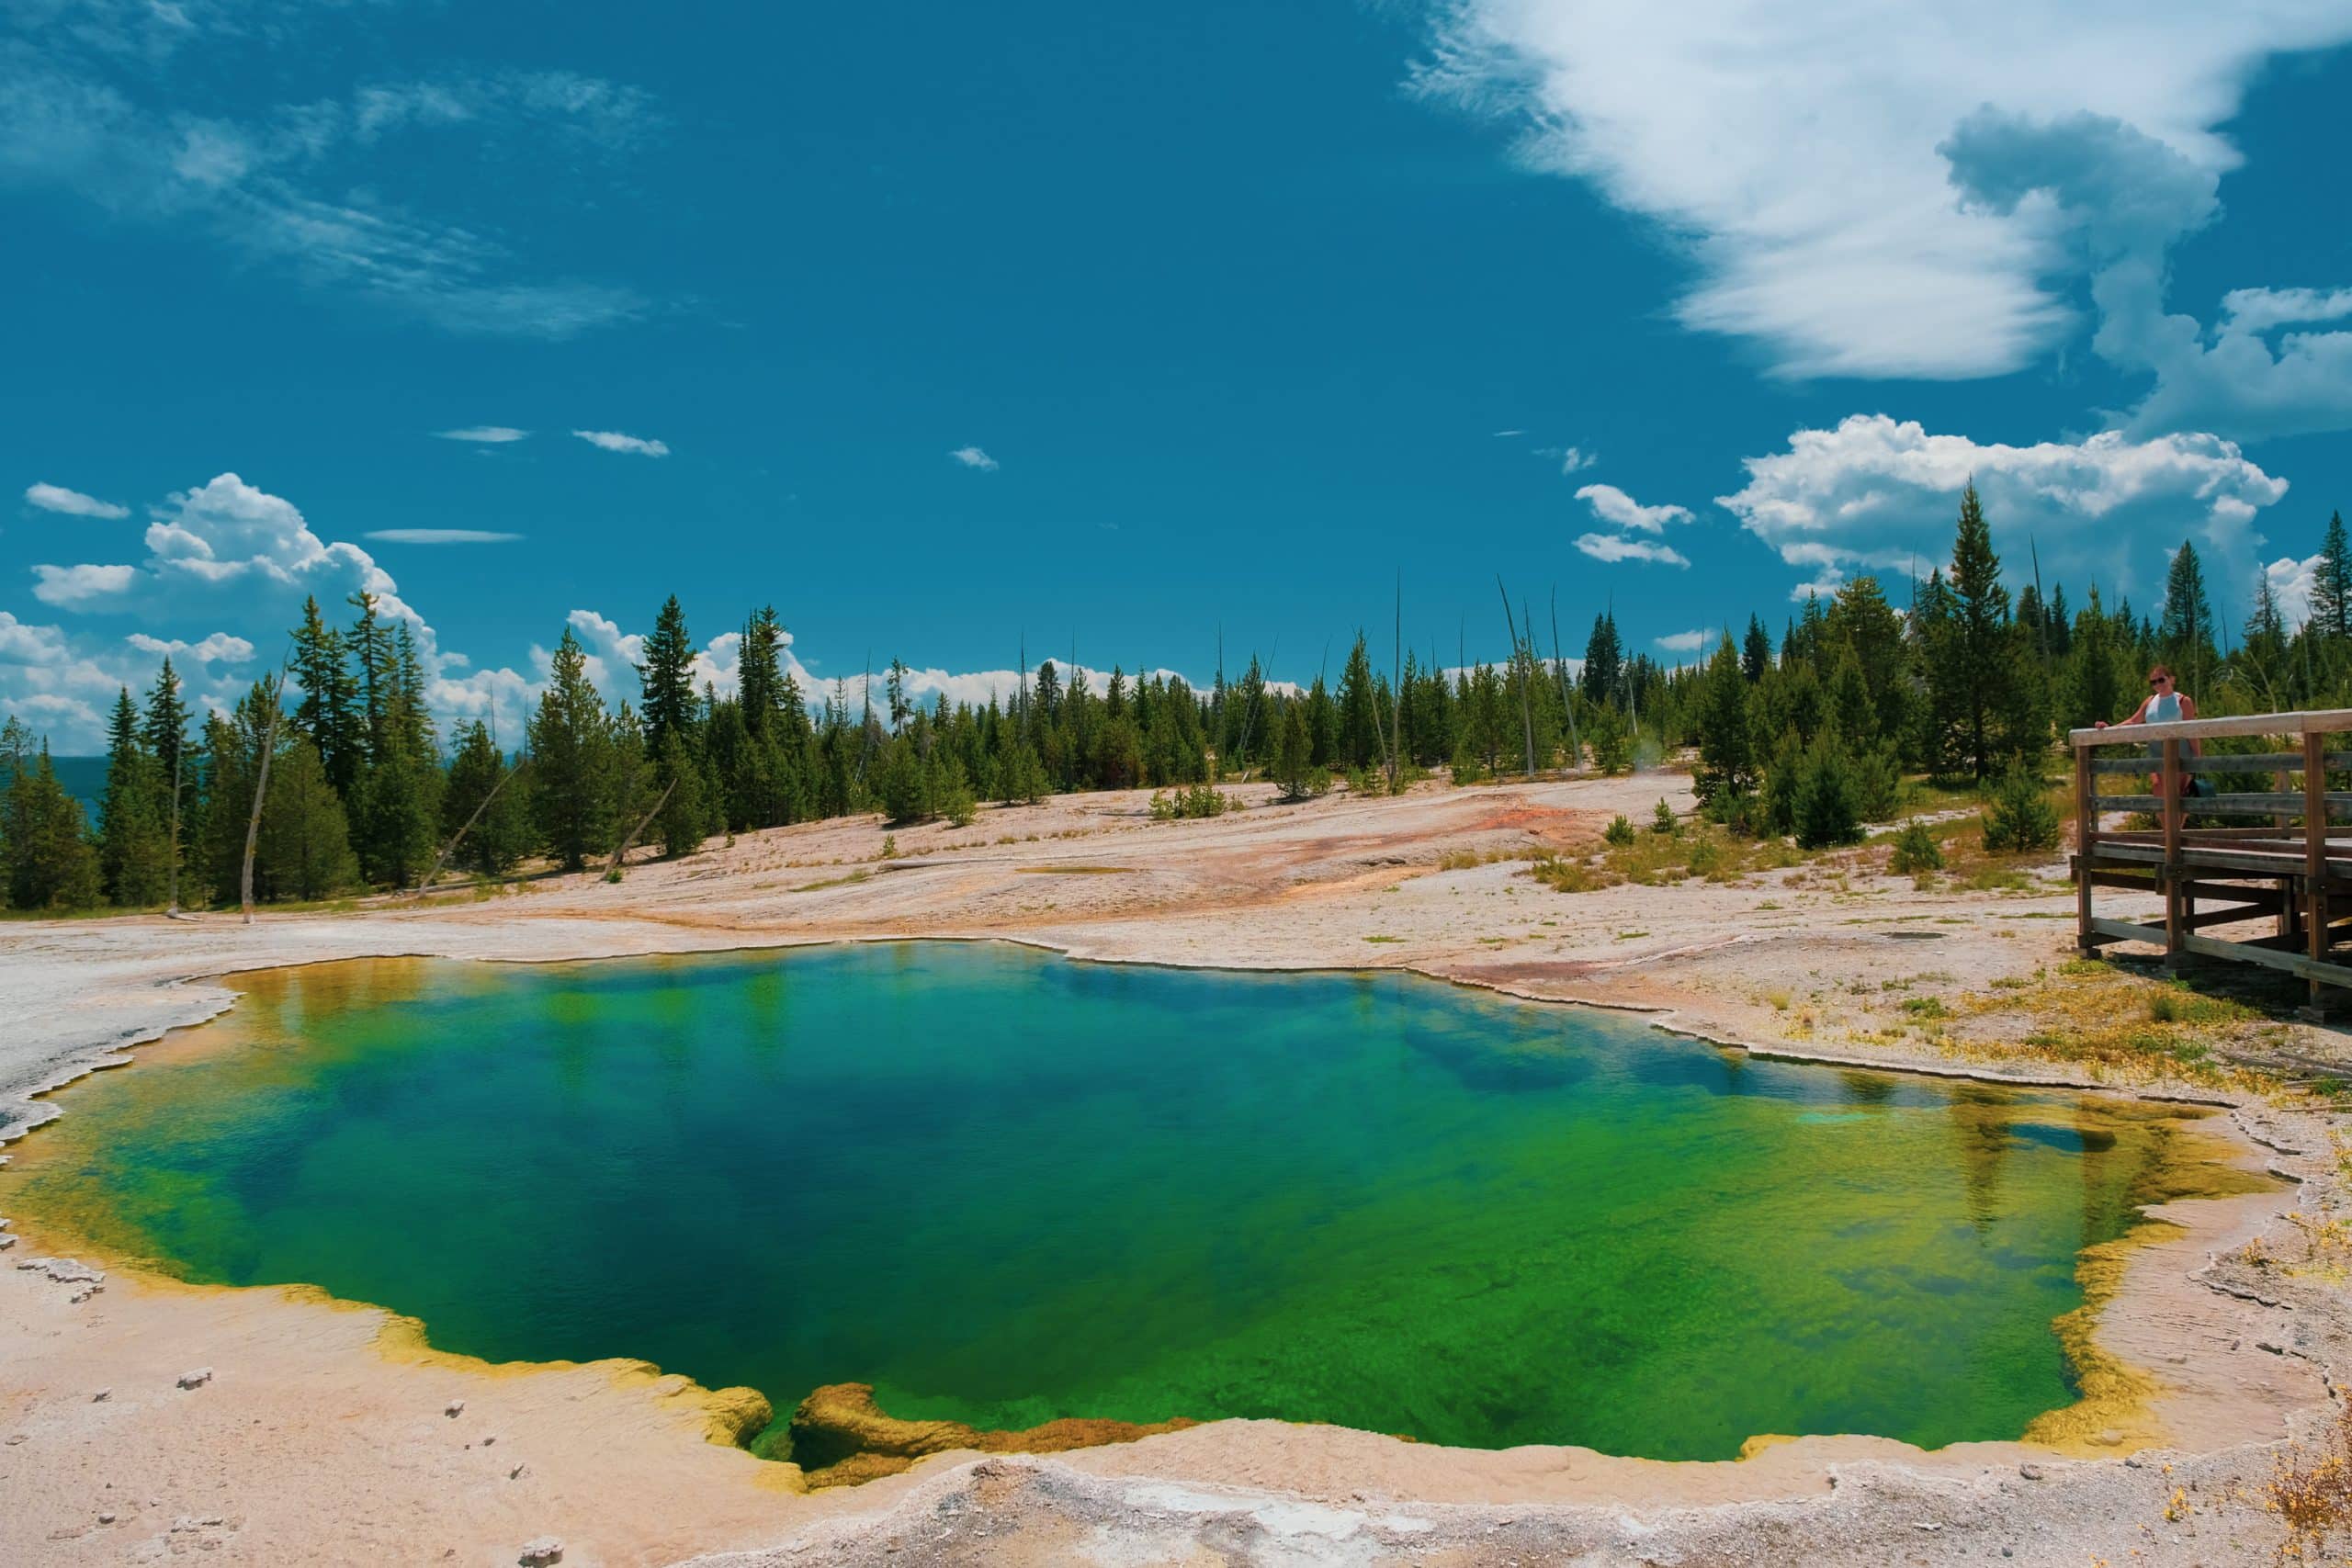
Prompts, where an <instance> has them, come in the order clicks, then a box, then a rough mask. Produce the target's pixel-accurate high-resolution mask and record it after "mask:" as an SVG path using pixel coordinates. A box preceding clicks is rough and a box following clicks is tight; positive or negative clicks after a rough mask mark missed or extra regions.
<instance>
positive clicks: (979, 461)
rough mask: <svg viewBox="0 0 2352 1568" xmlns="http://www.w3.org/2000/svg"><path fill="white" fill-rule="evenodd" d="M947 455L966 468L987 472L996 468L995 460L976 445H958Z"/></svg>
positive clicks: (994, 470) (992, 471)
mask: <svg viewBox="0 0 2352 1568" xmlns="http://www.w3.org/2000/svg"><path fill="white" fill-rule="evenodd" d="M947 455H948V456H949V457H953V458H955V459H956V461H957V462H959V463H961V464H963V465H964V466H965V467H966V468H978V469H979V470H980V471H981V472H983V473H989V474H992V473H994V472H996V470H997V460H996V459H995V458H994V457H989V455H988V454H987V453H986V452H983V451H981V450H980V449H979V448H978V447H977V446H958V447H956V450H954V451H953V452H950V453H948V454H947Z"/></svg>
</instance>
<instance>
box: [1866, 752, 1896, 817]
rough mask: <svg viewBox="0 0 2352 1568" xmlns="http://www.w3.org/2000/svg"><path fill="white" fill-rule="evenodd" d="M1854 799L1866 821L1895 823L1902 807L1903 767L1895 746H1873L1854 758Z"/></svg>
mask: <svg viewBox="0 0 2352 1568" xmlns="http://www.w3.org/2000/svg"><path fill="white" fill-rule="evenodd" d="M1854 799H1855V804H1856V807H1857V808H1858V809H1860V812H1861V814H1862V820H1863V821H1865V822H1892V821H1893V820H1894V814H1895V813H1896V812H1898V811H1900V810H1902V809H1903V768H1902V764H1901V763H1899V762H1898V761H1896V760H1895V755H1894V747H1892V746H1873V747H1871V748H1870V749H1869V750H1866V751H1864V752H1863V753H1862V754H1861V755H1860V756H1859V757H1857V758H1855V759H1854Z"/></svg>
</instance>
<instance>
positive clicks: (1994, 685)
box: [1926, 484, 2022, 779]
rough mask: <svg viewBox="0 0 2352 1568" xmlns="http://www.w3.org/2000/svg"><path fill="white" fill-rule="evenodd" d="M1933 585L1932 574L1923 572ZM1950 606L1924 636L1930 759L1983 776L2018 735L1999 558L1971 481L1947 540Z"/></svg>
mask: <svg viewBox="0 0 2352 1568" xmlns="http://www.w3.org/2000/svg"><path fill="white" fill-rule="evenodd" d="M1929 581H1930V585H1931V586H1932V585H1933V582H1934V580H1933V579H1932V578H1931V579H1930V580H1929ZM1946 592H1947V593H1948V595H1949V613H1948V614H1946V615H1942V616H1941V617H1940V618H1939V623H1938V624H1937V625H1936V626H1935V627H1934V628H1933V632H1932V636H1931V637H1930V638H1929V639H1928V640H1927V641H1926V653H1927V658H1928V694H1929V696H1930V700H1931V702H1932V705H1933V714H1934V722H1935V725H1936V731H1937V739H1938V742H1939V744H1938V746H1937V748H1936V761H1937V764H1938V766H1939V767H1940V768H1941V769H1942V770H1944V771H1946V772H1960V771H1962V770H1965V771H1967V772H1968V773H1971V774H1973V776H1974V777H1976V778H1979V779H1982V778H1984V777H1985V776H1986V775H1987V774H1989V773H1991V772H1992V771H1993V768H1994V766H1995V764H1996V762H1997V761H1999V759H2000V758H2002V757H2003V756H2006V755H2007V753H2008V752H2009V751H2010V750H2014V749H2015V746H2016V744H2017V742H2018V740H2019V739H2022V738H2021V737H2018V736H2015V735H2007V734H2004V728H2005V724H2004V705H2005V702H2006V700H2007V690H2006V688H2008V687H2010V686H2011V684H2012V683H2013V682H2016V681H2017V680H2018V679H2019V678H2020V675H2021V672H2020V671H2018V666H2017V663H2016V660H2015V659H2014V657H2013V653H2014V649H2015V644H2014V642H2013V640H2012V638H2011V637H2009V635H2008V631H2009V594H2008V590H2007V589H2005V588H2003V587H2002V586H2001V558H2000V557H1998V556H1997V555H1996V554H1994V553H1993V533H1992V529H1991V527H1990V526H1989V525H1987V524H1986V523H1985V510H1984V506H1983V504H1982V502H1979V501H1978V499H1977V495H1976V487H1975V485H1973V484H1971V485H1970V486H1969V487H1968V488H1967V490H1966V491H1963V492H1962V495H1961V501H1960V525H1959V529H1958V532H1957V534H1956V535H1955V536H1954V538H1953V542H1952V559H1951V584H1950V586H1949V588H1948V590H1947V591H1946Z"/></svg>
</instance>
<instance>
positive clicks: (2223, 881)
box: [2067, 708, 2352, 1002]
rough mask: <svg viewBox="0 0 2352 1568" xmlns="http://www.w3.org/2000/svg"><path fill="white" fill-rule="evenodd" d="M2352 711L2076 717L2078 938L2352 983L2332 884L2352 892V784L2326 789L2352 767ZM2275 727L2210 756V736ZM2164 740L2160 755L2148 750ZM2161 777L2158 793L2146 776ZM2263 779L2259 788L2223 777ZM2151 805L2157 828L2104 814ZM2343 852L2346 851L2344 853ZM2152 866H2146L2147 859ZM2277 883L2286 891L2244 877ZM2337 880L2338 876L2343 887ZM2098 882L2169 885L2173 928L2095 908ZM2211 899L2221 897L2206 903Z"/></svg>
mask: <svg viewBox="0 0 2352 1568" xmlns="http://www.w3.org/2000/svg"><path fill="white" fill-rule="evenodd" d="M2347 733H2352V709H2347V708H2331V709H2326V710H2324V711H2318V712H2311V713H2272V714H2251V715H2246V716H2239V717H2233V718H2199V719H2183V720H2177V721H2175V722H2173V723H2170V724H2129V725H2110V726H2109V727H2107V728H2103V729H2100V728H2092V729H2077V730H2075V731H2073V732H2072V733H2070V734H2069V735H2068V737H2067V742H2068V744H2069V746H2070V747H2071V748H2072V749H2073V750H2074V754H2075V899H2076V905H2077V915H2078V924H2079V926H2080V931H2079V937H2080V940H2081V942H2082V943H2083V945H2084V946H2085V947H2086V949H2087V948H2090V947H2093V946H2095V945H2096V944H2097V943H2098V942H2105V941H2133V942H2143V941H2144V942H2162V943H2163V945H2164V947H2165V953H2166V956H2167V958H2168V959H2177V957H2179V956H2180V955H2181V954H2183V953H2202V954H2205V955H2207V956H2211V957H2221V958H2233V959H2239V960H2244V961H2246V962H2251V963H2258V964H2268V965H2270V966H2272V967H2276V968H2282V969H2288V970H2291V971H2293V972H2294V973H2296V974H2299V975H2301V976H2304V977H2305V978H2307V979H2309V980H2311V981H2312V990H2313V999H2314V1002H2316V1001H2317V999H2318V988H2319V987H2320V986H2321V985H2323V984H2326V985H2334V986H2339V987H2344V986H2352V968H2347V967H2346V966H2345V965H2341V964H2335V963H2334V962H2331V947H2332V945H2333V943H2334V942H2335V939H2336V937H2337V936H2338V935H2339V934H2341V935H2344V936H2345V937H2346V939H2347V940H2352V929H2348V930H2347V931H2345V932H2343V933H2338V932H2336V931H2335V930H2334V929H2333V927H2332V924H2331V918H2330V917H2331V914H2332V912H2333V909H2332V907H2331V903H2330V899H2331V894H2332V893H2333V895H2334V896H2335V897H2336V898H2337V899H2339V900H2341V899H2343V898H2344V897H2346V896H2347V895H2352V863H2347V862H2352V826H2345V827H2337V826H2335V825H2333V824H2331V823H2330V821H2329V817H2330V814H2331V813H2333V814H2335V815H2336V816H2340V817H2352V790H2331V789H2329V788H2328V787H2327V775H2328V773H2329V771H2330V770H2334V771H2335V772H2336V773H2352V740H2347V739H2335V743H2334V745H2333V746H2331V744H2330V742H2331V739H2332V738H2336V737H2346V736H2347ZM2246 737H2257V738H2264V739H2270V738H2275V739H2278V741H2279V742H2280V747H2279V749H2278V750H2265V751H2261V752H2257V753H2251V754H2249V753H2236V754H2229V755H2220V756H2211V757H2208V756H2202V755H2199V754H2197V752H2196V751H2195V750H2193V744H2194V743H2195V742H2198V741H2200V740H2214V739H2244V738H2246ZM2118 746H2131V747H2134V748H2138V749H2140V750H2142V752H2143V754H2142V755H2140V756H2137V757H2101V756H2099V755H2098V751H2099V750H2101V749H2102V748H2108V747H2118ZM2151 749H2153V750H2154V756H2150V755H2147V754H2145V753H2146V752H2147V751H2148V750H2151ZM2149 778H2153V779H2154V782H2155V789H2154V794H2150V793H2147V786H2146V785H2145V784H2140V783H2138V782H2137V781H2141V780H2146V779H2149ZM2110 779H2131V780H2133V781H2134V788H2133V790H2132V791H2131V793H2125V794H2112V795H2110V794H2106V793H2103V792H2102V788H2101V785H2102V783H2103V781H2107V780H2110ZM2196 779H2210V780H2211V781H2212V782H2213V784H2214V785H2215V788H2214V792H2213V793H2212V794H2211V795H2186V794H2185V790H2186V788H2187V787H2188V784H2189V781H2191V780H2196ZM2234 780H2246V781H2249V782H2253V781H2259V782H2260V783H2261V784H2266V785H2267V786H2268V787H2267V788H2257V789H2230V788H2226V787H2223V786H2224V785H2225V784H2227V783H2229V782H2231V781H2234ZM2109 811H2131V812H2142V813H2145V814H2147V815H2149V816H2151V817H2154V818H2155V819H2156V822H2157V826H2156V827H2155V828H2154V829H2136V830H2134V829H2118V830H2112V831H2110V830H2107V829H2102V828H2101V826H2100V822H2099V818H2100V815H2101V814H2102V813H2103V812H2109ZM2190 817H2199V818H2207V817H2222V818H2253V819H2256V820H2257V821H2259V822H2260V823H2262V825H2260V826H2230V827H2211V826H2202V825H2200V826H2199V827H2195V828H2191V827H2189V826H2188V818H2190ZM2338 851H2341V852H2343V853H2342V854H2341V855H2340V856H2339V855H2338V854H2337V853H2336V852H2338ZM2143 868H2145V870H2144V871H2143ZM2249 882H2256V883H2267V882H2275V883H2276V884H2277V889H2276V891H2275V892H2273V891H2269V890H2267V889H2265V888H2260V887H2253V886H2245V884H2246V883H2249ZM2331 884H2334V885H2335V886H2333V887H2331ZM2095 886H2107V887H2130V886H2138V887H2143V888H2145V889H2147V890H2150V891H2161V892H2162V893H2163V894H2164V896H2165V923H2164V925H2163V926H2162V927H2161V928H2158V927H2153V926H2145V925H2136V924H2131V923H2129V922H2124V921H2118V920H2109V919H2098V918H2097V917H2096V915H2095V914H2094V911H2093V909H2092V907H2091V895H2092V889H2093V888H2094V887H2095ZM2199 897H2205V898H2208V899H2209V900H2210V899H2213V898H2219V899H2222V900H2223V903H2222V907H2221V908H2209V909H2208V910H2207V911H2206V912H2205V913H2204V914H2203V915H2200V914H2199V911H2198V909H2197V901H2198V899H2199ZM2266 914H2269V915H2275V916H2276V917H2277V919H2278V931H2277V932H2276V933H2275V934H2273V935H2271V936H2268V937H2265V938H2260V939H2256V940H2254V941H2251V942H2247V941H2238V942H2225V941H2222V940H2220V939H2218V938H2214V937H2207V936H2200V935H2199V934H2197V933H2198V931H2199V928H2200V927H2202V926H2208V925H2215V924H2229V923H2232V922H2234V921H2241V920H2245V919H2255V918H2257V917H2260V916H2263V915H2266Z"/></svg>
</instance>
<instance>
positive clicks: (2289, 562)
mask: <svg viewBox="0 0 2352 1568" xmlns="http://www.w3.org/2000/svg"><path fill="white" fill-rule="evenodd" d="M2319 561H2320V558H2319V557H2318V556H2316V555H2310V556H2305V557H2304V558H2302V559H2301V560H2297V559H2296V558H2294V557H2293V556H2280V557H2279V558H2278V559H2277V560H2275V561H2272V562H2270V563H2269V564H2268V565H2267V566H2265V567H2264V568H2263V569H2262V575H2263V576H2265V577H2267V578H2268V579H2269V580H2270V592H2271V593H2272V594H2273V595H2274V596H2275V597H2276V598H2277V599H2278V614H2279V615H2280V616H2281V617H2283V618H2284V619H2285V621H2286V623H2287V626H2288V628H2289V629H2290V630H2292V629H2293V628H2294V627H2296V626H2301V625H2302V624H2303V623H2304V622H2305V621H2308V620H2310V619H2311V618H2312V582H2313V581H2316V580H2317V577H2318V573H2319Z"/></svg>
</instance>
